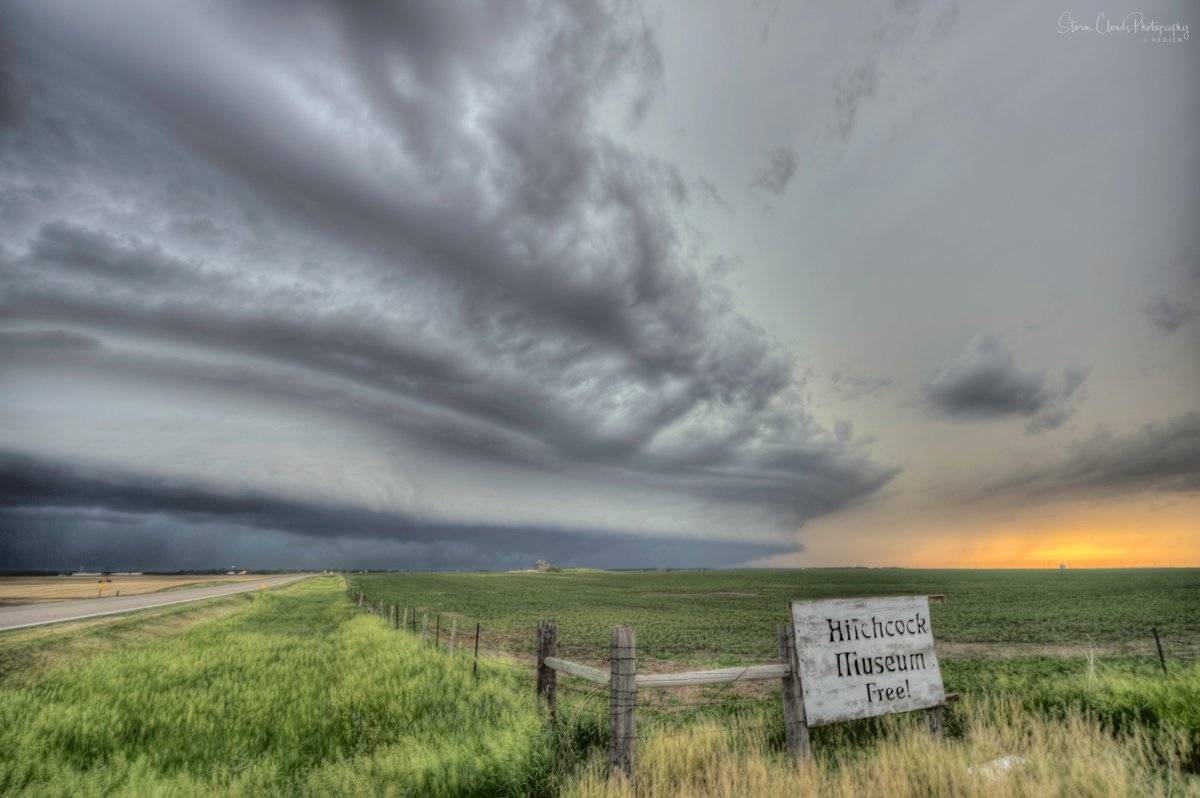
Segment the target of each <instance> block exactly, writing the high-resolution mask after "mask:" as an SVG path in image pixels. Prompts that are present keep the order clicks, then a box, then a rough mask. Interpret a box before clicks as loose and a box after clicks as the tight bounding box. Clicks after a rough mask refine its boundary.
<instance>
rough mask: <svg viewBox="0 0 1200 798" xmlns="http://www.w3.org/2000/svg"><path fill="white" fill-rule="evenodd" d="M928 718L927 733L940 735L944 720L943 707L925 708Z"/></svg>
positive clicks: (944, 709)
mask: <svg viewBox="0 0 1200 798" xmlns="http://www.w3.org/2000/svg"><path fill="white" fill-rule="evenodd" d="M925 711H926V712H927V713H928V715H927V717H928V719H929V733H930V734H932V735H933V736H934V737H941V736H942V730H943V726H944V724H945V720H946V714H945V713H946V708H945V707H930V708H929V709H927V710H925Z"/></svg>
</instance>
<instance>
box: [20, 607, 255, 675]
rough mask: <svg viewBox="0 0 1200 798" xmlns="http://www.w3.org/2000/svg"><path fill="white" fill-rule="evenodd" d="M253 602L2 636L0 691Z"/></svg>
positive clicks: (142, 613) (151, 641) (87, 621)
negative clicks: (82, 659)
mask: <svg viewBox="0 0 1200 798" xmlns="http://www.w3.org/2000/svg"><path fill="white" fill-rule="evenodd" d="M253 601H254V596H253V595H251V594H249V593H239V594H236V595H233V596H227V597H224V598H215V599H211V600H207V601H201V602H196V603H191V604H178V605H174V606H168V607H156V608H153V609H147V610H141V611H138V612H133V613H128V614H123V615H107V616H103V617H99V618H87V619H84V620H80V621H65V622H63V623H57V624H47V625H45V626H34V627H30V628H27V629H14V630H12V631H4V632H0V686H7V687H13V686H19V685H25V684H31V683H33V682H34V681H35V680H36V679H37V678H39V677H40V676H41V675H42V674H43V673H45V672H46V671H48V670H51V669H53V668H55V667H59V666H62V665H66V664H75V663H78V662H79V661H80V658H82V657H87V656H89V655H92V654H100V653H104V652H106V651H112V650H116V649H121V650H125V651H128V650H132V649H134V648H138V647H141V646H149V645H154V644H156V643H158V642H159V641H160V640H161V639H162V638H163V637H165V636H167V635H171V634H175V633H178V632H181V631H183V630H184V629H187V628H188V627H190V626H194V625H195V624H198V623H202V622H204V621H209V620H213V619H216V618H223V617H225V616H228V615H232V614H233V613H235V612H238V611H239V610H241V609H243V608H245V607H246V606H247V605H248V604H249V603H252V602H253Z"/></svg>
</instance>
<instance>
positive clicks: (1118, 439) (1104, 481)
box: [985, 412, 1200, 498]
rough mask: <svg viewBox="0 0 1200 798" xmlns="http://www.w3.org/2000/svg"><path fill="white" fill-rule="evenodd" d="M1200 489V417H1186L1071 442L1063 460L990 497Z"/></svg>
mask: <svg viewBox="0 0 1200 798" xmlns="http://www.w3.org/2000/svg"><path fill="white" fill-rule="evenodd" d="M1197 491H1200V413H1194V412H1193V413H1185V414H1183V415H1180V416H1175V417H1173V418H1169V419H1166V420H1164V421H1160V422H1158V423H1154V424H1146V425H1144V426H1142V427H1141V428H1140V429H1137V430H1135V431H1133V432H1129V433H1125V434H1122V435H1118V434H1114V433H1112V432H1107V431H1102V432H1098V433H1096V434H1095V435H1093V436H1092V437H1091V438H1088V439H1086V440H1083V441H1077V442H1075V443H1072V444H1071V445H1070V446H1069V447H1068V448H1067V451H1066V454H1065V455H1064V456H1063V457H1062V458H1060V459H1059V460H1057V461H1055V462H1051V463H1047V464H1042V465H1036V466H1026V467H1023V468H1022V469H1020V470H1019V471H1017V472H1015V473H1013V474H1012V475H1010V476H1008V477H1005V478H1004V479H1002V480H999V481H997V482H994V483H992V484H991V485H988V486H987V489H986V491H985V492H986V494H987V495H990V496H994V495H1007V494H1024V495H1027V496H1032V497H1042V498H1059V497H1069V496H1085V497H1086V496H1094V497H1111V496H1121V495H1126V494H1130V493H1140V492H1153V493H1196V492H1197Z"/></svg>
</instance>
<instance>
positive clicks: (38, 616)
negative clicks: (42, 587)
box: [0, 574, 310, 631]
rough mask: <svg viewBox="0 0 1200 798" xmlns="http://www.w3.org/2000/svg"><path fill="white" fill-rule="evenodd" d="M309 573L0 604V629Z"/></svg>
mask: <svg viewBox="0 0 1200 798" xmlns="http://www.w3.org/2000/svg"><path fill="white" fill-rule="evenodd" d="M309 576H310V574H286V575H284V576H264V577H263V578H262V579H255V580H253V581H249V582H238V583H237V584H232V585H213V586H211V587H189V588H181V589H179V590H168V591H161V592H158V593H142V594H141V595H137V596H112V597H110V598H98V599H79V600H75V601H54V602H47V603H45V604H18V605H15V606H11V607H0V631H4V630H7V629H23V628H25V627H26V626H42V625H44V624H48V623H60V622H62V621H78V620H82V619H84V618H98V617H100V616H102V615H117V614H118V613H122V612H134V611H136V610H148V609H150V608H151V607H167V606H169V605H171V604H184V603H186V602H189V601H202V600H204V599H210V598H219V597H221V596H232V595H233V594H235V593H245V592H246V591H247V590H258V589H259V588H260V587H262V586H263V585H266V586H267V587H278V586H280V585H286V584H289V583H291V582H295V581H297V580H300V579H307V578H308V577H309Z"/></svg>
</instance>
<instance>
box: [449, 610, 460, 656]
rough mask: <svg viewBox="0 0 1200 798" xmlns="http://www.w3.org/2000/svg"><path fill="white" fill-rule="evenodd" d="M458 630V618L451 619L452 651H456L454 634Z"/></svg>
mask: <svg viewBox="0 0 1200 798" xmlns="http://www.w3.org/2000/svg"><path fill="white" fill-rule="evenodd" d="M457 632H458V618H451V619H450V653H451V654H453V653H454V635H455V634H456V633H457Z"/></svg>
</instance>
